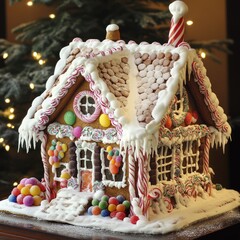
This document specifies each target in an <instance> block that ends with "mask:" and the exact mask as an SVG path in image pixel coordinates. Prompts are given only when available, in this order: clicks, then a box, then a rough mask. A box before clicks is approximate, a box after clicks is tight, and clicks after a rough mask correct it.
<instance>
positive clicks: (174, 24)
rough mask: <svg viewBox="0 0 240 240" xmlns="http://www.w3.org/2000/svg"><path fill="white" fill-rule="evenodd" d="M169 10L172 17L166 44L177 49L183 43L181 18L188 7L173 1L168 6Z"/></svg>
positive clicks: (183, 27) (182, 19)
mask: <svg viewBox="0 0 240 240" xmlns="http://www.w3.org/2000/svg"><path fill="white" fill-rule="evenodd" d="M169 10H170V12H171V14H172V15H173V16H172V20H171V26H170V31H169V39H168V44H171V45H173V46H175V47H177V46H178V45H179V44H180V43H181V42H183V37H184V30H185V23H184V18H183V16H184V15H185V14H186V13H187V11H188V7H187V5H186V4H185V3H184V2H182V1H175V2H173V3H171V4H170V5H169Z"/></svg>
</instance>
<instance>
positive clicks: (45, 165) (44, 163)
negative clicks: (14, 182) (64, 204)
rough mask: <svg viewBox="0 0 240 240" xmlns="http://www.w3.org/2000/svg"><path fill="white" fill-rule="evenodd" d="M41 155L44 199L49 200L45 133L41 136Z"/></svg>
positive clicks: (49, 190) (49, 189)
mask: <svg viewBox="0 0 240 240" xmlns="http://www.w3.org/2000/svg"><path fill="white" fill-rule="evenodd" d="M41 141H42V144H41V157H42V162H43V168H44V180H45V183H46V186H45V187H46V193H45V194H46V199H47V200H48V201H49V202H50V201H51V199H52V198H51V188H50V177H49V173H48V167H49V164H48V159H47V152H46V147H47V135H46V134H43V136H42V137H41Z"/></svg>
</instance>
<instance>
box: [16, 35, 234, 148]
mask: <svg viewBox="0 0 240 240" xmlns="http://www.w3.org/2000/svg"><path fill="white" fill-rule="evenodd" d="M192 73H193V75H194V80H191V81H194V83H193V85H195V88H197V89H198V92H199V94H200V95H202V96H203V98H202V99H203V102H204V105H205V109H207V111H208V112H209V113H210V114H211V121H210V123H212V124H211V125H212V126H213V129H216V131H215V132H216V133H217V134H214V135H215V137H216V136H218V135H219V136H220V138H219V137H218V138H217V139H218V141H220V142H224V143H225V142H226V140H227V138H228V137H229V136H230V132H231V128H230V126H229V125H228V123H227V117H226V115H225V114H224V112H223V109H222V108H221V107H220V106H219V101H218V99H217V97H216V95H215V94H214V93H213V92H212V90H211V84H210V81H209V79H208V77H207V76H206V69H205V68H204V67H203V63H202V61H201V60H200V59H199V57H198V56H197V54H196V52H195V50H193V49H191V48H190V47H189V45H187V44H185V43H183V44H180V45H179V46H178V47H173V46H171V45H169V44H165V45H161V44H159V43H156V42H154V43H152V44H149V43H146V42H142V43H140V44H136V43H135V42H133V41H130V42H129V43H125V42H124V41H122V40H119V41H116V42H114V41H111V40H104V41H102V42H101V41H99V40H96V39H91V40H88V41H86V42H83V41H82V40H81V39H79V38H75V39H74V40H73V41H72V42H71V43H70V44H69V45H68V46H66V47H64V48H63V49H62V50H61V51H60V60H59V61H58V63H57V64H56V67H55V71H54V74H53V75H52V76H51V77H50V78H49V79H48V81H47V83H46V90H45V91H44V92H43V93H42V94H41V95H40V96H39V97H37V98H36V99H35V100H34V101H33V103H32V106H31V107H30V109H29V110H28V113H27V115H26V116H25V118H24V119H23V122H22V124H21V126H20V128H19V134H20V137H19V143H20V145H21V144H23V143H24V142H25V143H26V145H27V149H28V148H29V147H31V141H32V140H33V142H34V144H35V142H36V141H37V140H38V139H40V138H41V136H42V134H43V130H44V129H45V128H46V126H47V124H48V123H49V119H50V117H51V115H52V114H53V113H54V112H55V110H56V109H57V108H58V107H59V105H60V104H61V100H62V99H64V97H65V96H66V94H67V93H68V92H69V90H70V89H71V88H74V87H76V85H77V84H78V83H79V82H80V81H83V78H84V79H85V80H86V81H88V82H89V85H90V89H91V90H92V91H93V93H94V95H95V96H96V98H97V99H98V101H99V104H100V105H101V108H102V111H103V112H104V113H106V114H108V115H109V118H110V119H111V122H112V125H114V126H115V127H116V129H117V130H118V133H119V134H120V136H121V143H122V144H126V143H128V144H129V143H130V142H131V145H133V146H134V147H139V144H140V145H141V146H143V147H144V149H148V148H149V147H150V148H154V147H155V146H154V145H156V144H157V142H158V140H157V139H158V129H159V126H160V125H161V124H162V122H163V120H164V116H165V115H166V113H167V111H168V109H169V106H170V104H171V101H172V99H173V98H174V96H175V94H176V92H177V90H178V89H179V87H180V88H181V86H182V85H183V84H186V81H187V82H188V81H190V75H191V74H192ZM79 75H80V76H82V77H83V78H78V76H79ZM139 139H142V142H139Z"/></svg>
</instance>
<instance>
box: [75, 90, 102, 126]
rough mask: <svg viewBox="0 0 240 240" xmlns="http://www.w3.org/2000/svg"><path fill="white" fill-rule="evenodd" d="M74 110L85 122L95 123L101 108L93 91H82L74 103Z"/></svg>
mask: <svg viewBox="0 0 240 240" xmlns="http://www.w3.org/2000/svg"><path fill="white" fill-rule="evenodd" d="M73 110H74V112H75V114H76V115H77V117H78V118H79V119H81V120H82V121H83V122H86V123H91V122H94V121H95V120H96V119H97V118H98V117H99V115H100V112H101V108H100V105H99V104H98V102H97V99H96V98H95V96H94V95H93V93H92V92H91V91H82V92H80V93H78V94H77V95H76V97H75V98H74V101H73Z"/></svg>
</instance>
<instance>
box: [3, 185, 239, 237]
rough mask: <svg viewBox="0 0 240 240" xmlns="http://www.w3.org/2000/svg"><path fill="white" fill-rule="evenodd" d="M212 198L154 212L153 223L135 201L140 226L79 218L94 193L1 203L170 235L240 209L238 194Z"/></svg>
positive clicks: (84, 219) (66, 192)
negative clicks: (29, 202) (31, 202)
mask: <svg viewBox="0 0 240 240" xmlns="http://www.w3.org/2000/svg"><path fill="white" fill-rule="evenodd" d="M212 195H213V197H208V198H201V197H197V198H196V199H189V202H188V207H185V206H183V205H181V207H179V208H178V209H174V210H173V211H172V212H171V214H169V213H168V212H165V213H163V212H162V213H161V214H159V215H156V214H153V213H150V216H152V217H153V219H152V220H151V221H147V220H146V218H145V217H144V216H143V215H141V209H139V207H138V200H139V199H138V198H134V199H133V201H132V204H133V208H134V212H136V213H138V214H139V215H138V216H139V219H140V220H139V221H138V222H137V224H131V223H130V220H129V218H125V219H124V221H120V220H118V219H116V218H108V217H101V216H93V215H91V216H89V215H86V214H84V215H79V212H81V211H82V210H83V209H82V206H83V205H86V203H87V202H88V201H89V198H91V197H92V194H91V193H86V192H83V193H81V192H76V191H74V190H72V189H63V190H61V191H59V192H58V194H57V198H56V200H55V201H52V202H51V203H48V202H47V201H43V202H42V204H41V206H39V207H34V206H33V207H26V206H24V205H19V204H16V203H10V202H9V201H8V200H3V201H0V211H7V212H11V213H13V214H20V215H23V216H31V217H36V218H38V219H42V220H48V221H55V222H56V221H58V222H63V223H68V224H72V225H77V226H83V227H88V228H89V227H93V228H96V229H105V230H110V231H114V232H124V233H144V234H160V233H161V234H166V233H169V232H172V231H176V230H179V229H181V228H183V227H187V226H188V225H189V224H192V223H194V222H197V221H199V220H201V219H207V218H210V217H213V216H216V215H219V214H222V213H226V212H228V211H231V210H232V209H234V208H237V207H238V206H239V193H238V192H236V191H233V190H226V189H222V190H221V191H216V190H213V192H212Z"/></svg>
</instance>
